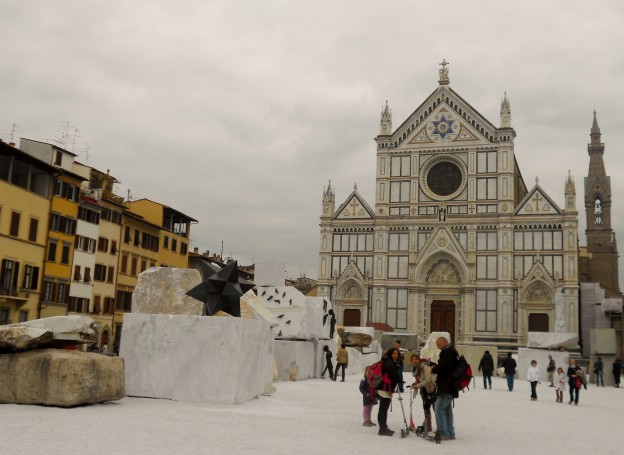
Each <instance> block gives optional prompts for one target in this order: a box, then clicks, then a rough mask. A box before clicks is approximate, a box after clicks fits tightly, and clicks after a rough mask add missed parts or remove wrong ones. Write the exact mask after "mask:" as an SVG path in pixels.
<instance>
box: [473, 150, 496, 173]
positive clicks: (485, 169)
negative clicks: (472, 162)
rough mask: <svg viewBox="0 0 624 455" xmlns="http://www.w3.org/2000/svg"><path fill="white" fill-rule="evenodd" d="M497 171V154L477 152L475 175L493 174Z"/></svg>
mask: <svg viewBox="0 0 624 455" xmlns="http://www.w3.org/2000/svg"><path fill="white" fill-rule="evenodd" d="M497 169H498V167H497V152H477V173H479V174H485V173H494V172H496V171H497Z"/></svg>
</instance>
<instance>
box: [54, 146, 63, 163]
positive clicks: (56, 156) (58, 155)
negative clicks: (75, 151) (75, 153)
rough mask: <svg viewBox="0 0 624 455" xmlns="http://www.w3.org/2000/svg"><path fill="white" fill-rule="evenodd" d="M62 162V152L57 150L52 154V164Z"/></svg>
mask: <svg viewBox="0 0 624 455" xmlns="http://www.w3.org/2000/svg"><path fill="white" fill-rule="evenodd" d="M62 163H63V152H61V151H60V150H57V151H56V153H55V154H54V164H55V165H57V166H60V165H61V164H62Z"/></svg>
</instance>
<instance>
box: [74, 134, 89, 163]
mask: <svg viewBox="0 0 624 455" xmlns="http://www.w3.org/2000/svg"><path fill="white" fill-rule="evenodd" d="M74 140H75V137H74ZM89 148H90V145H89V144H85V146H84V147H83V149H82V152H83V153H84V154H85V164H86V165H88V164H89Z"/></svg>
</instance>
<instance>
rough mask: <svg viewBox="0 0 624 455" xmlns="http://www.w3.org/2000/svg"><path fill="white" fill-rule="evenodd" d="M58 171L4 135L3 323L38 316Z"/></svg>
mask: <svg viewBox="0 0 624 455" xmlns="http://www.w3.org/2000/svg"><path fill="white" fill-rule="evenodd" d="M54 173H55V169H54V168H53V167H52V166H49V165H47V164H46V163H43V162H41V161H40V160H38V159H36V158H33V157H31V156H29V155H27V154H25V153H24V152H22V151H20V150H19V149H17V148H15V147H13V146H11V145H9V144H6V143H4V142H2V141H0V325H2V324H13V323H17V322H24V321H28V320H32V319H36V318H37V317H38V306H39V299H40V294H41V281H42V277H43V263H44V256H45V252H46V245H47V226H48V222H49V214H50V204H51V201H50V193H51V188H52V181H53V175H54Z"/></svg>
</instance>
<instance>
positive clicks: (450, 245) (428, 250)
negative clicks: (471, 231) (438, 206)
mask: <svg viewBox="0 0 624 455" xmlns="http://www.w3.org/2000/svg"><path fill="white" fill-rule="evenodd" d="M440 253H445V254H447V255H450V256H452V257H454V258H455V259H456V260H457V261H458V262H459V263H460V264H466V263H467V262H468V259H467V257H466V254H465V253H464V250H463V248H462V247H461V245H460V244H459V243H458V241H457V239H456V238H455V235H454V234H453V233H452V232H451V230H450V229H449V228H448V227H447V226H439V227H438V228H436V230H435V231H433V233H432V234H431V235H430V236H429V238H428V239H427V242H426V243H425V245H424V246H423V248H422V249H421V251H420V252H419V253H418V254H419V256H420V258H421V260H419V262H420V264H422V265H423V266H424V267H425V268H426V267H427V266H428V265H430V264H428V263H429V259H431V258H432V257H437V256H438V255H439V254H440ZM421 272H422V270H421Z"/></svg>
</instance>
